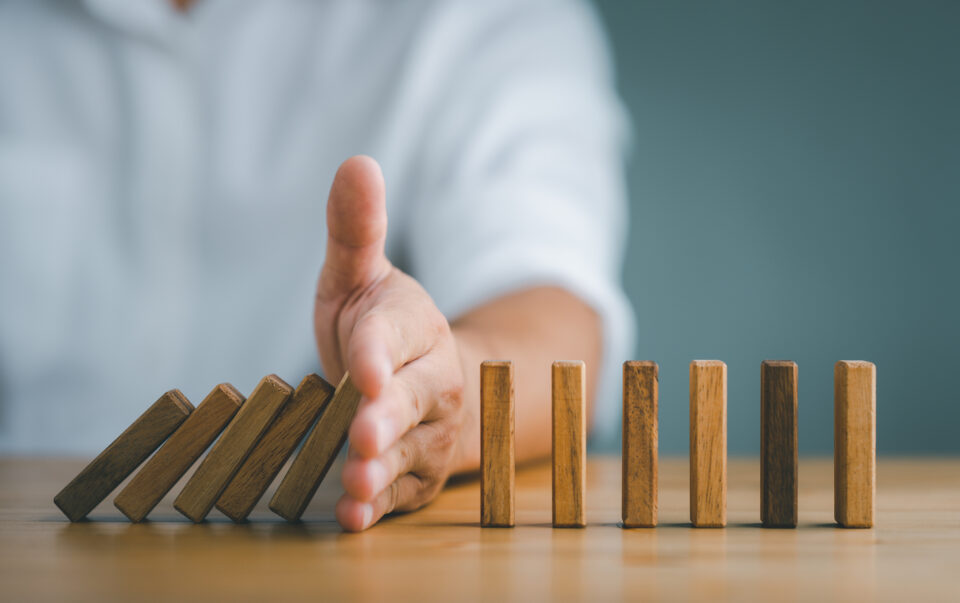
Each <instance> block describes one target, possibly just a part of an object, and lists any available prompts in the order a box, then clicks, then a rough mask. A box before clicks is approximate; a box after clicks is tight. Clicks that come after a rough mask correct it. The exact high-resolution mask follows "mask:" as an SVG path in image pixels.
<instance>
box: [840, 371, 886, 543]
mask: <svg viewBox="0 0 960 603" xmlns="http://www.w3.org/2000/svg"><path fill="white" fill-rule="evenodd" d="M876 460H877V369H876V367H875V366H874V365H873V363H872V362H860V361H849V360H841V361H840V362H838V363H837V364H836V366H835V367H834V369H833V481H834V483H833V492H834V511H833V513H834V518H835V519H836V521H837V523H838V524H840V525H841V526H842V527H845V528H871V527H873V517H874V514H875V502H874V500H875V498H876V483H877V462H876Z"/></svg>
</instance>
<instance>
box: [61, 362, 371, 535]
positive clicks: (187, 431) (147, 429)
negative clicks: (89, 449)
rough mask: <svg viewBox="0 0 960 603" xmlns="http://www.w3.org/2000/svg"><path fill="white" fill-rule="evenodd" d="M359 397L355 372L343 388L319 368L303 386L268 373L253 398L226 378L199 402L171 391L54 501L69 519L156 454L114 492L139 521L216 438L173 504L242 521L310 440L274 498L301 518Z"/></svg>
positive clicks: (290, 516) (189, 513) (189, 512)
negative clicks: (354, 380) (118, 490)
mask: <svg viewBox="0 0 960 603" xmlns="http://www.w3.org/2000/svg"><path fill="white" fill-rule="evenodd" d="M359 402H360V393H359V392H358V391H357V389H356V387H354V385H353V382H352V381H351V380H350V378H349V375H344V377H343V380H342V381H341V382H340V384H339V385H338V386H337V388H336V390H334V388H333V386H331V385H330V384H329V383H327V382H326V381H324V380H323V379H322V378H320V377H319V376H317V375H308V376H307V377H305V378H304V379H303V381H302V382H301V383H300V385H299V386H298V387H297V389H296V390H294V389H293V388H292V387H290V386H289V385H288V384H287V383H285V382H284V381H283V380H282V379H280V378H279V377H277V376H276V375H268V376H266V377H264V378H263V379H262V380H261V381H260V383H259V385H257V387H256V388H255V389H254V390H253V393H252V394H250V397H249V398H247V399H244V397H243V395H242V394H240V392H238V391H237V390H236V389H235V388H234V387H233V386H231V385H230V384H227V383H224V384H220V385H218V386H217V387H215V388H214V389H213V391H211V392H210V394H209V395H208V396H207V397H206V398H205V399H204V400H203V402H201V403H200V405H199V406H197V408H196V409H194V407H193V405H192V404H191V403H190V402H189V401H188V400H187V398H186V397H185V396H184V395H183V394H182V393H180V391H178V390H171V391H169V392H167V393H165V394H164V395H163V396H161V397H160V399H159V400H157V401H156V402H155V403H154V404H153V405H152V406H151V407H150V408H148V409H147V410H146V411H145V412H144V413H143V414H142V415H140V417H139V418H138V419H137V420H136V421H134V422H133V424H132V425H130V427H128V428H127V429H126V431H124V432H123V433H122V434H120V436H119V437H117V439H116V440H114V441H113V443H111V444H110V445H109V446H108V447H107V448H106V449H104V451H103V452H101V453H100V454H99V455H98V456H97V457H96V458H95V459H93V460H92V461H91V462H90V463H89V464H88V465H87V466H86V467H85V468H84V469H83V470H82V471H81V472H80V473H79V474H78V475H77V476H76V477H75V478H74V479H73V480H72V481H71V482H70V483H69V484H67V485H66V486H65V487H64V488H63V490H61V491H60V493H59V494H57V495H56V497H55V498H54V499H53V501H54V503H55V504H56V505H57V506H58V507H59V508H60V510H61V511H63V513H64V515H66V516H67V518H68V519H70V521H79V520H81V519H83V518H84V517H86V516H87V514H88V513H90V511H92V510H93V509H94V507H96V506H97V505H98V504H99V503H100V502H101V501H102V500H104V499H105V498H106V497H107V496H109V495H110V493H111V492H112V491H113V490H114V489H116V488H117V486H119V485H120V484H121V482H123V481H124V480H125V479H126V478H127V477H128V476H129V475H130V474H132V473H133V472H134V470H136V468H137V467H139V466H140V465H141V463H143V461H144V460H146V459H147V458H148V457H149V460H147V462H146V463H143V467H141V468H140V470H139V471H138V472H137V473H136V475H134V477H133V479H131V480H130V482H129V483H128V484H127V485H126V486H125V487H124V488H123V490H121V491H120V493H119V494H118V495H117V497H116V498H115V499H114V505H115V506H116V507H117V508H118V509H120V511H121V512H123V514H124V515H126V516H127V517H128V518H129V519H130V520H131V521H134V522H138V521H141V520H143V519H144V518H145V517H146V516H147V514H149V513H150V511H152V510H153V508H154V507H155V506H156V505H157V503H158V502H160V500H161V499H162V498H163V497H164V496H165V495H166V494H167V493H168V492H169V491H170V490H171V489H172V488H173V487H174V485H175V484H176V483H177V482H178V481H179V480H180V478H181V477H183V475H184V474H186V472H187V471H188V470H189V469H190V467H191V466H192V465H193V464H194V462H196V461H197V459H199V458H200V456H201V455H203V453H204V451H206V450H207V448H209V447H210V445H211V444H213V447H212V448H210V452H209V453H208V454H207V456H206V457H204V459H203V460H202V461H201V462H200V465H199V466H198V467H197V470H196V471H194V473H193V475H192V476H191V477H190V479H189V480H187V483H186V485H185V486H184V487H183V489H182V490H181V491H180V493H179V495H178V496H177V498H176V500H175V501H174V507H175V508H176V509H177V510H178V511H179V512H180V513H182V514H183V515H185V516H186V517H188V518H189V519H191V520H192V521H194V522H200V521H203V520H204V518H205V517H206V516H207V514H208V513H209V512H210V510H211V509H212V508H213V507H214V506H216V507H217V509H219V510H220V511H221V512H222V513H224V514H225V515H226V516H227V517H229V518H230V519H232V520H234V521H236V522H241V521H244V520H245V519H246V517H247V516H248V515H249V514H250V511H251V510H253V507H254V506H255V505H256V504H257V502H258V501H259V500H260V498H261V497H262V496H263V494H264V492H266V490H267V487H268V486H269V485H270V483H271V482H273V480H274V478H276V476H277V474H278V473H279V472H280V469H281V468H282V467H283V465H284V463H286V462H287V460H288V459H289V458H290V456H291V455H292V454H293V453H294V451H295V450H296V448H297V446H298V445H299V444H300V442H301V441H303V446H302V447H301V448H300V451H299V452H298V453H297V456H296V457H295V458H294V460H293V462H292V463H291V464H290V468H289V469H288V470H287V473H286V474H285V475H284V477H283V479H282V480H281V481H280V484H279V486H278V487H277V490H276V493H275V494H274V496H273V498H272V499H271V501H270V509H271V510H272V511H273V512H274V513H277V514H278V515H280V516H281V517H283V518H284V519H287V520H288V521H296V520H297V519H299V518H300V516H301V515H302V514H303V511H304V509H306V507H307V504H308V503H309V502H310V500H311V499H312V498H313V495H314V494H315V493H316V491H317V487H319V485H320V482H321V481H323V478H324V477H325V476H326V474H327V472H328V471H329V469H330V465H332V464H333V460H334V458H335V457H336V455H337V452H339V450H340V448H341V447H342V446H343V443H344V441H345V440H346V437H347V429H348V428H349V426H350V422H351V420H352V419H353V415H354V414H355V412H356V409H357V405H358V404H359ZM311 427H313V430H312V431H311V430H310V428H311ZM221 432H222V433H221ZM308 432H309V435H308ZM218 436H219V438H218ZM214 440H216V443H214ZM158 449H159V450H158ZM154 451H156V454H154ZM151 454H152V455H153V456H151Z"/></svg>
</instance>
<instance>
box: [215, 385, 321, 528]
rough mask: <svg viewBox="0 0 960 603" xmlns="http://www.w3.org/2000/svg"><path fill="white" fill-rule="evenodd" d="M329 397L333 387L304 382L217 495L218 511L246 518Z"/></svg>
mask: <svg viewBox="0 0 960 603" xmlns="http://www.w3.org/2000/svg"><path fill="white" fill-rule="evenodd" d="M331 396H333V386H332V385H330V384H329V383H327V382H326V381H324V380H323V379H321V378H320V377H319V376H317V375H307V376H306V377H304V378H303V381H301V382H300V385H299V386H297V390H296V391H295V392H294V393H293V397H292V398H290V401H289V402H287V404H286V405H285V406H284V407H283V410H281V411H280V415H279V416H277V418H276V420H275V421H274V422H273V424H272V425H270V428H269V429H268V430H267V433H265V434H264V436H263V438H261V439H260V442H259V443H258V444H257V445H256V447H255V448H254V449H253V452H251V453H250V456H248V457H247V460H246V461H244V462H243V465H241V466H240V469H239V470H238V471H237V474H236V475H235V476H234V477H233V479H232V480H231V481H230V484H229V485H228V486H227V489H226V490H224V491H223V494H221V495H220V499H219V500H218V501H217V509H218V510H219V511H220V512H221V513H223V514H224V515H226V516H227V517H229V518H230V519H232V520H233V521H236V522H240V521H243V520H244V519H246V518H247V515H249V514H250V511H252V510H253V507H254V506H255V505H256V504H257V502H258V501H259V500H260V497H262V496H263V493H264V492H266V490H267V487H268V486H269V485H270V482H272V481H273V479H274V478H275V477H276V476H277V474H278V473H279V472H280V469H281V468H282V467H283V464H284V463H286V462H287V459H288V458H290V455H291V454H293V451H294V450H295V449H296V447H297V444H299V443H300V441H301V440H302V439H303V436H305V435H306V434H307V431H309V430H310V428H311V427H312V426H313V424H314V423H315V422H316V420H317V417H319V416H320V413H321V412H323V409H324V408H325V407H326V405H327V403H328V402H329V401H330V397H331Z"/></svg>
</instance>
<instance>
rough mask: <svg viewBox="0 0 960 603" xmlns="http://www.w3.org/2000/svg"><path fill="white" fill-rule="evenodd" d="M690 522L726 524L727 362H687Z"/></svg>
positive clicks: (696, 524) (713, 525) (709, 525)
mask: <svg viewBox="0 0 960 603" xmlns="http://www.w3.org/2000/svg"><path fill="white" fill-rule="evenodd" d="M690 521H691V523H693V525H694V527H697V528H722V527H724V526H725V525H727V365H726V364H724V363H723V362H720V361H719V360H694V361H693V362H692V363H690Z"/></svg>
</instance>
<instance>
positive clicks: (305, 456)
mask: <svg viewBox="0 0 960 603" xmlns="http://www.w3.org/2000/svg"><path fill="white" fill-rule="evenodd" d="M359 404H360V391H359V390H357V387H356V386H355V385H354V384H353V381H351V380H350V374H349V373H346V374H345V375H344V376H343V379H341V380H340V384H339V385H337V390H336V391H335V392H334V394H333V399H332V400H330V403H329V404H327V407H326V409H325V410H324V411H323V414H322V415H320V420H319V421H317V424H316V425H315V426H314V428H313V431H311V432H310V435H308V436H307V439H306V441H305V442H304V443H303V448H301V449H300V452H299V453H298V454H297V456H296V457H295V458H294V459H293V463H292V464H291V465H290V469H289V470H288V471H287V474H286V475H284V476H283V480H281V481H280V486H279V487H277V491H276V492H275V493H274V495H273V498H272V499H271V500H270V510H271V511H273V512H274V513H276V514H277V515H279V516H280V517H283V518H284V519H286V520H287V521H297V520H298V519H300V516H301V515H303V511H304V510H305V509H306V508H307V504H308V503H309V502H310V499H312V498H313V495H314V494H315V493H316V492H317V488H319V487H320V482H322V481H323V478H324V477H326V475H327V471H329V470H330V466H331V465H332V464H333V460H334V459H335V458H336V456H337V453H338V452H339V451H340V448H342V447H343V443H344V442H345V441H346V439H347V431H348V430H349V428H350V422H351V421H352V420H353V415H354V414H356V412H357V406H358V405H359Z"/></svg>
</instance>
